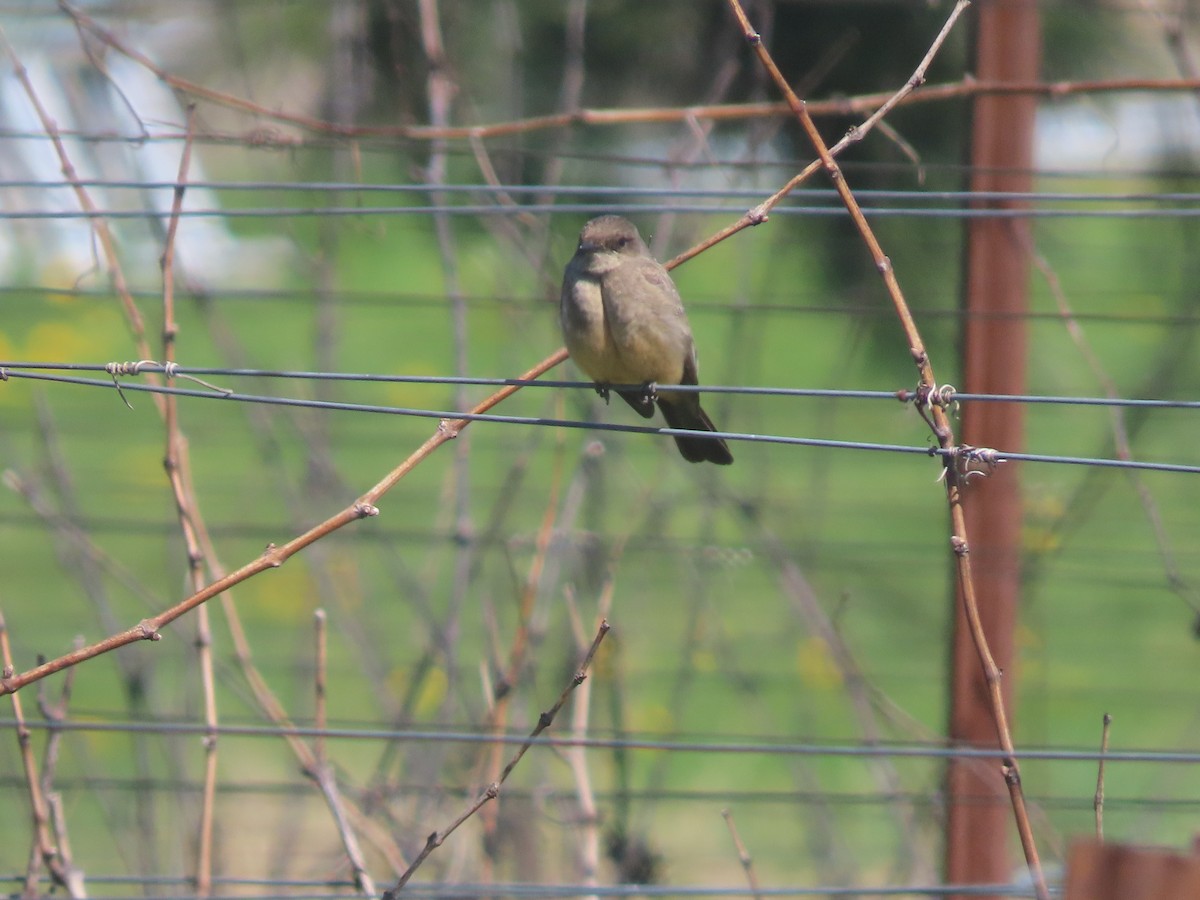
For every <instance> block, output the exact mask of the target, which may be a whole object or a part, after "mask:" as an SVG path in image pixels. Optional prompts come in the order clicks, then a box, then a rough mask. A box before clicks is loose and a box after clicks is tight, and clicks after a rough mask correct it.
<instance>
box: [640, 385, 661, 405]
mask: <svg viewBox="0 0 1200 900" xmlns="http://www.w3.org/2000/svg"><path fill="white" fill-rule="evenodd" d="M642 399H643V400H644V401H645V402H646V403H657V402H658V385H657V384H655V383H654V382H653V381H647V382H646V383H645V384H643V385H642Z"/></svg>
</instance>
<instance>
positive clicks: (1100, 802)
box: [1092, 713, 1112, 841]
mask: <svg viewBox="0 0 1200 900" xmlns="http://www.w3.org/2000/svg"><path fill="white" fill-rule="evenodd" d="M1111 729H1112V716H1110V715H1109V714H1108V713H1105V714H1104V729H1103V731H1101V732H1100V762H1099V763H1098V764H1097V766H1096V795H1095V796H1094V797H1093V798H1092V809H1093V810H1094V811H1095V813H1096V840H1098V841H1103V840H1104V757H1105V756H1106V755H1107V754H1108V733H1109V731H1110V730H1111Z"/></svg>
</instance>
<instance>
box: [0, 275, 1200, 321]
mask: <svg viewBox="0 0 1200 900" xmlns="http://www.w3.org/2000/svg"><path fill="white" fill-rule="evenodd" d="M1116 293H1121V294H1125V293H1127V292H1123V291H1122V292H1118V291H1109V292H1104V291H1096V290H1093V291H1089V295H1091V296H1105V295H1106V294H1116ZM24 294H34V295H38V296H46V297H54V298H56V299H57V298H68V297H69V298H72V299H82V300H95V301H97V302H109V301H111V300H112V298H113V296H114V295H113V292H112V291H111V290H100V289H96V288H80V287H66V286H63V287H59V286H54V287H51V286H48V285H45V284H8V285H0V297H3V296H12V295H17V296H20V295H24ZM129 294H130V296H132V297H133V298H134V299H135V300H146V301H155V302H159V303H161V301H162V291H161V290H148V289H143V290H138V289H131V290H130V291H129ZM814 294H816V292H814ZM312 296H314V292H313V291H312V290H309V289H306V288H303V287H297V288H274V289H273V288H260V287H246V288H225V289H220V288H212V287H208V286H206V287H205V288H204V290H203V299H204V300H223V301H246V302H252V303H261V302H273V301H289V302H290V301H292V300H294V299H296V298H298V297H312ZM689 296H691V297H695V298H701V299H700V302H698V303H696V304H695V305H694V306H692V308H691V311H692V314H693V315H697V316H700V315H707V314H710V313H736V314H743V313H750V312H755V313H786V314H789V315H835V316H843V317H857V318H864V317H877V318H887V319H889V320H891V319H894V317H895V311H894V310H892V309H890V308H886V307H884V306H880V305H872V304H836V305H834V304H827V305H825V304H811V303H794V302H785V299H784V297H783V296H781V295H770V294H768V295H766V296H767V301H766V302H758V303H748V302H741V301H715V300H713V299H711V298H712V297H713V296H714V295H712V294H704V293H697V292H691V293H690V294H689ZM322 297H323V298H325V299H334V300H337V301H339V302H341V303H346V304H353V305H363V306H370V305H377V306H388V307H392V308H394V307H396V306H415V305H427V306H436V307H439V308H445V306H446V297H445V295H444V294H436V293H422V292H409V291H405V292H401V291H383V290H375V291H372V290H331V291H328V292H323V293H322ZM789 299H790V298H789ZM463 300H464V301H465V302H466V303H467V304H469V305H470V304H474V305H483V304H493V305H497V306H509V307H512V306H521V307H526V308H536V307H542V306H545V305H546V300H545V298H542V297H533V296H530V295H520V296H518V295H512V294H492V293H489V294H464V295H463ZM771 301H776V302H771ZM912 311H913V312H914V313H915V314H919V315H920V316H921V317H923V318H929V319H953V320H955V321H1019V322H1053V323H1062V322H1064V321H1067V320H1071V321H1077V322H1097V323H1100V324H1115V325H1147V326H1163V325H1187V326H1194V325H1200V315H1198V314H1193V313H1184V312H1174V313H1129V312H1091V311H1087V310H1077V311H1074V312H1072V313H1071V314H1070V315H1069V316H1065V315H1063V313H1061V312H1058V311H1049V310H1026V311H1023V312H1007V311H996V312H992V311H988V312H977V311H974V310H968V309H964V308H962V307H961V306H948V307H936V306H915V307H913V308H912Z"/></svg>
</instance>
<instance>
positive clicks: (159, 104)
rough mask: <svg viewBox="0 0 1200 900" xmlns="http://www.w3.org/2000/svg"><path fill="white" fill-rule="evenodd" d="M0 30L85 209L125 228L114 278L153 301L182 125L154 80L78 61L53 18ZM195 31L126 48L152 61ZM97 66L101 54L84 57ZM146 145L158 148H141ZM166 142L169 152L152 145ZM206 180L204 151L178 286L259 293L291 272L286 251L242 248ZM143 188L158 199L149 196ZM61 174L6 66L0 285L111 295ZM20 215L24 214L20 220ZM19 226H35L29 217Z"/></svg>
mask: <svg viewBox="0 0 1200 900" xmlns="http://www.w3.org/2000/svg"><path fill="white" fill-rule="evenodd" d="M5 24H6V30H7V32H8V37H9V40H10V42H11V43H12V44H13V46H14V48H15V50H16V52H17V54H18V56H19V57H20V60H21V63H22V64H23V65H24V66H25V68H26V70H27V72H28V77H29V81H30V82H31V84H32V85H33V89H34V91H35V92H36V94H37V99H38V101H39V102H40V103H41V105H42V106H43V107H44V109H45V111H46V113H47V115H48V116H49V117H50V118H51V119H52V120H53V122H54V124H55V127H56V128H57V129H58V131H59V132H60V135H61V140H62V144H63V147H64V149H65V151H66V154H67V155H68V157H69V159H70V162H71V165H72V166H73V168H74V170H75V175H76V177H77V178H79V179H80V180H81V181H83V182H85V183H87V192H88V194H89V196H90V197H91V200H92V203H93V204H94V206H95V207H96V208H97V209H98V210H101V211H116V212H120V213H123V214H128V213H139V212H144V213H145V215H140V216H139V215H134V216H133V217H126V216H125V215H122V216H120V217H113V218H110V219H109V220H108V224H109V228H110V229H111V230H112V232H113V234H114V235H115V236H116V237H117V239H118V242H119V252H120V255H121V264H122V268H123V270H124V272H125V275H126V277H127V278H128V279H129V281H130V282H131V285H133V286H135V287H138V288H142V289H151V290H153V289H157V288H158V287H159V286H160V284H161V273H160V270H159V260H160V258H161V256H162V252H163V239H164V235H165V233H166V228H167V223H168V218H169V215H170V210H171V205H172V202H173V199H174V198H173V190H172V188H171V187H170V185H172V184H173V183H174V182H175V180H176V178H177V177H178V174H179V163H180V157H181V154H182V152H183V147H184V142H183V140H182V139H181V138H182V135H183V134H184V133H185V132H186V126H187V112H186V110H185V109H184V107H183V106H182V105H181V104H180V102H179V100H178V98H177V97H176V95H175V93H174V92H173V91H172V90H171V89H170V88H168V87H167V86H166V85H165V84H163V83H162V82H161V81H160V80H159V79H158V78H157V77H156V76H155V75H154V74H153V73H152V72H150V71H148V70H147V69H146V68H145V67H143V66H141V65H139V64H138V63H136V62H134V61H133V60H130V59H128V58H126V57H125V56H122V55H121V54H119V53H116V52H111V51H109V52H107V53H105V54H104V56H103V57H102V59H101V65H102V67H103V70H104V71H103V72H101V71H100V69H98V68H97V66H96V65H95V64H94V62H93V61H92V60H91V59H89V58H88V56H87V55H86V54H85V52H84V49H83V46H82V44H81V42H80V39H79V36H78V34H77V32H76V31H75V29H74V28H73V27H72V26H71V25H70V23H69V22H68V21H67V20H66V19H65V18H64V17H63V16H62V14H55V15H52V14H51V13H49V12H45V13H42V14H40V15H39V16H37V17H36V22H21V21H18V22H17V24H16V26H13V25H11V24H10V23H7V22H6V23H5ZM205 27H206V26H205V24H204V23H203V22H202V21H199V20H196V19H190V18H189V19H187V20H182V19H178V20H173V21H170V22H167V23H165V24H158V25H155V26H146V27H145V28H139V29H137V31H138V33H135V34H131V35H122V36H123V38H126V39H128V40H129V42H130V43H131V45H133V46H136V47H137V48H138V50H139V51H140V52H144V53H146V54H147V55H151V56H153V55H154V54H155V52H156V48H157V47H158V46H161V45H164V44H165V45H167V46H170V45H172V44H178V43H179V42H181V41H182V40H186V39H187V35H191V36H192V38H193V40H194V37H195V33H196V31H197V30H200V31H204V30H205ZM91 46H92V49H93V52H96V53H100V52H103V50H104V48H103V47H101V46H100V45H98V44H96V43H93V44H92V45H91ZM147 136H154V137H157V138H159V139H157V140H154V139H151V140H145V139H144V138H146V137H147ZM164 136H171V137H173V138H174V139H167V140H162V139H161V138H162V137H164ZM206 180H207V178H206V171H205V165H204V148H203V146H201V145H197V146H196V147H194V148H193V152H192V157H191V162H190V165H189V170H188V182H189V184H192V185H193V186H190V187H189V188H188V190H187V192H186V194H185V195H184V206H183V208H184V210H185V211H208V212H211V213H213V214H211V215H207V214H206V215H196V216H185V217H184V218H183V219H182V220H181V222H180V225H179V228H178V231H177V234H176V242H175V254H176V267H177V268H176V276H177V278H180V277H182V278H186V279H188V280H189V281H190V282H191V283H192V284H193V285H194V286H196V287H198V288H220V287H222V286H233V285H237V286H239V287H242V288H247V287H250V288H253V287H268V286H271V285H273V284H275V283H277V282H278V280H279V278H280V275H281V274H282V273H283V272H284V271H285V270H286V268H287V267H288V266H289V264H290V263H291V262H292V260H291V257H292V254H293V248H292V245H291V242H290V241H288V240H287V239H285V238H283V237H279V238H261V237H255V238H249V239H247V238H240V237H238V236H237V235H236V234H235V233H234V231H233V230H232V229H231V227H230V222H229V220H228V219H227V218H224V217H222V216H221V215H220V214H219V211H220V208H221V205H220V200H219V198H218V196H217V194H216V192H215V191H213V190H211V189H210V188H206V187H203V186H199V185H202V184H203V183H204V182H205V181H206ZM149 185H166V186H160V187H149ZM80 212H81V205H80V202H79V198H78V197H77V196H76V192H75V190H74V189H73V188H72V187H71V186H70V185H69V184H68V183H67V178H66V176H65V175H64V174H63V169H62V163H61V161H60V159H59V155H58V153H57V152H56V150H55V147H54V144H53V142H52V141H51V139H50V138H49V137H48V136H46V134H45V129H44V127H43V124H42V121H41V119H40V117H39V116H38V114H37V111H36V109H35V107H34V105H33V102H32V100H31V99H30V97H29V95H28V92H27V91H26V89H25V87H24V86H23V85H22V84H21V82H20V80H19V79H18V78H17V76H16V75H15V74H14V72H13V69H12V67H11V66H9V65H5V66H4V67H3V68H2V70H0V283H2V284H7V285H17V284H37V285H42V286H50V287H62V288H70V287H73V286H80V287H88V286H92V285H93V284H94V280H95V279H99V280H100V282H101V283H103V284H107V267H106V265H105V263H104V260H103V257H102V253H101V251H100V248H99V246H98V245H97V243H96V241H95V237H94V234H93V231H92V228H91V226H90V224H89V222H88V220H87V219H86V218H84V217H82V216H80ZM22 214H27V215H26V216H22ZM28 214H32V215H31V216H30V215H28Z"/></svg>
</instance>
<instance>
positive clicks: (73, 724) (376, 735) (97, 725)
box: [0, 718, 1200, 765]
mask: <svg viewBox="0 0 1200 900" xmlns="http://www.w3.org/2000/svg"><path fill="white" fill-rule="evenodd" d="M16 724H17V723H16V721H15V720H13V719H10V718H0V729H3V728H15V727H16ZM24 726H25V727H27V728H32V729H40V730H42V731H47V732H53V731H62V732H81V733H121V734H130V733H132V734H158V735H188V736H190V735H210V734H216V735H218V736H226V737H254V738H279V737H302V738H315V737H321V738H325V739H328V740H355V741H400V742H404V741H407V742H411V743H447V744H506V745H521V744H524V743H526V742H529V743H530V744H531V746H535V747H541V746H545V747H585V748H593V749H596V748H598V749H605V750H612V749H622V750H668V751H672V752H676V753H708V754H720V755H745V754H749V755H760V756H815V757H838V758H850V759H880V758H904V759H1000V760H1003V759H1006V758H1007V757H1008V756H1009V754H1006V753H1005V752H1004V751H1003V750H1001V749H999V748H995V749H992V748H987V747H946V746H938V745H935V744H912V743H908V744H900V743H896V744H887V743H879V742H877V743H864V744H815V743H804V742H786V741H769V740H760V741H751V740H744V741H681V740H669V739H653V738H631V737H595V736H586V737H562V736H556V735H545V734H543V735H540V736H538V737H536V738H532V739H531V738H530V737H529V736H528V735H522V734H516V733H508V734H500V735H497V734H494V733H491V732H473V731H449V730H445V729H441V730H423V729H409V730H400V729H393V728H338V727H327V728H316V727H310V726H304V725H287V726H278V725H235V724H219V725H215V726H209V725H206V724H205V723H203V722H164V721H156V722H100V721H90V722H83V721H60V722H44V721H26V722H25V723H24ZM1015 756H1016V758H1018V759H1021V760H1039V761H1044V762H1088V763H1092V762H1097V761H1098V760H1100V759H1104V760H1105V762H1106V763H1111V762H1117V763H1127V762H1128V763H1156V764H1160V765H1175V764H1183V765H1194V764H1196V763H1200V750H1112V749H1109V750H1106V751H1104V752H1103V753H1102V752H1100V751H1099V750H1084V749H1067V748H1063V747H1054V748H1051V747H1023V748H1021V749H1020V750H1019V751H1018V752H1017V753H1016V754H1015Z"/></svg>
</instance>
